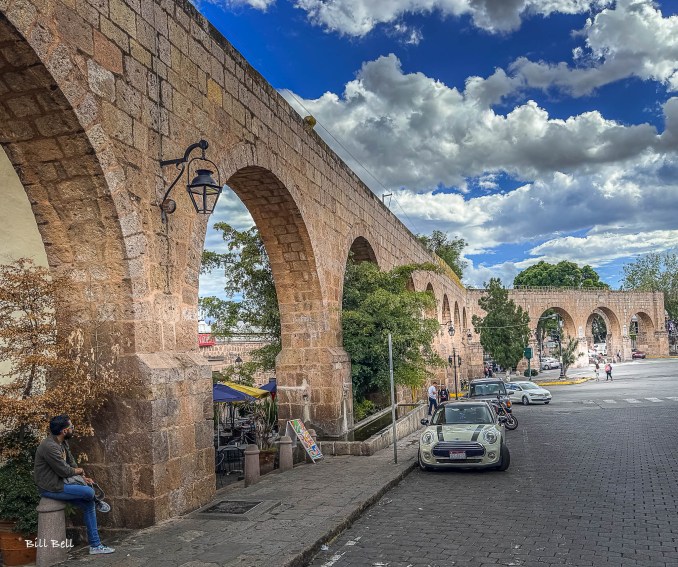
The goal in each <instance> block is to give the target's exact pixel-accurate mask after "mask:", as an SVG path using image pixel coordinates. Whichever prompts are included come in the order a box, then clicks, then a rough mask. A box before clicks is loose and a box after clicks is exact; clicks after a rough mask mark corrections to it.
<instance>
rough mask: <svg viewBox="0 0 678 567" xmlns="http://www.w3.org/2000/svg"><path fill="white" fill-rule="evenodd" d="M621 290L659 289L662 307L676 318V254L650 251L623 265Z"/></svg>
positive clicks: (677, 314) (677, 303) (677, 274)
mask: <svg viewBox="0 0 678 567" xmlns="http://www.w3.org/2000/svg"><path fill="white" fill-rule="evenodd" d="M623 271H624V277H623V278H622V282H621V283H622V286H621V287H622V289H623V290H637V291H661V292H663V293H664V308H665V309H666V311H667V312H668V314H669V317H670V318H671V319H673V320H676V319H678V255H676V254H675V253H671V252H664V253H656V252H652V253H650V254H646V255H645V256H641V257H640V258H637V259H636V260H634V261H633V262H630V263H629V264H626V265H624V267H623Z"/></svg>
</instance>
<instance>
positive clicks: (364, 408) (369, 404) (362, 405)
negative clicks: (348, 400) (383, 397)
mask: <svg viewBox="0 0 678 567" xmlns="http://www.w3.org/2000/svg"><path fill="white" fill-rule="evenodd" d="M378 411H379V408H378V407H377V405H376V404H375V403H374V402H373V401H372V400H367V399H365V400H361V401H359V402H354V403H353V419H354V420H355V421H356V422H358V421H362V420H363V419H365V418H366V417H369V416H370V415H372V414H374V413H377V412H378Z"/></svg>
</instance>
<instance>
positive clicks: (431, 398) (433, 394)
mask: <svg viewBox="0 0 678 567" xmlns="http://www.w3.org/2000/svg"><path fill="white" fill-rule="evenodd" d="M437 385H438V382H433V384H431V385H430V386H429V388H428V414H429V415H431V410H437V409H438V388H436V386H437Z"/></svg>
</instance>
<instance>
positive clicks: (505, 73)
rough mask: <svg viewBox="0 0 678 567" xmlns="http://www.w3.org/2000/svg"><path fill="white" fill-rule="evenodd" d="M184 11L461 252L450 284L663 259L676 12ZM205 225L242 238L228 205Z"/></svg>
mask: <svg viewBox="0 0 678 567" xmlns="http://www.w3.org/2000/svg"><path fill="white" fill-rule="evenodd" d="M197 6H198V8H199V10H200V11H201V12H202V13H203V14H204V15H205V16H206V17H207V18H208V19H209V20H210V21H211V22H212V24H213V25H215V26H216V27H217V28H218V29H219V30H220V31H221V32H222V33H223V34H224V36H225V37H226V38H227V39H228V40H229V41H230V42H231V43H232V44H233V45H234V46H235V47H236V48H237V49H238V50H239V51H240V52H241V53H242V54H243V55H244V56H245V58H246V59H247V60H248V61H249V62H250V63H251V64H252V65H253V66H254V67H255V68H256V69H257V70H258V71H259V72H260V73H261V74H262V75H263V76H264V77H265V78H266V79H267V80H268V81H269V82H270V83H271V84H272V85H273V86H274V87H275V88H276V89H278V90H279V91H280V92H281V93H282V94H283V96H284V97H285V98H286V99H287V100H288V101H289V102H290V104H292V106H293V107H295V108H296V109H297V110H298V111H299V112H300V114H302V115H306V114H307V113H311V114H313V115H314V116H315V117H316V119H317V120H318V122H319V125H318V126H316V131H317V132H318V133H319V134H320V135H321V136H323V137H324V138H325V139H326V141H327V142H328V144H329V145H330V146H332V147H334V149H335V150H336V151H337V152H338V153H339V155H341V156H342V157H344V159H346V161H347V162H348V164H349V165H350V166H351V167H352V168H353V169H354V171H355V172H356V173H357V174H358V175H359V176H360V177H361V178H362V179H363V180H364V181H365V183H366V184H367V185H368V186H369V187H370V188H371V189H372V190H373V191H374V192H375V193H377V194H381V193H383V192H384V191H385V190H388V191H389V192H393V193H394V198H393V199H392V200H391V205H390V208H391V210H392V211H393V212H394V213H395V214H396V215H397V216H398V217H399V218H400V219H401V220H402V221H403V222H404V223H405V224H406V225H407V226H408V227H409V228H410V229H411V230H413V231H414V232H417V233H430V232H431V231H432V230H434V229H438V230H442V231H444V232H447V233H448V234H449V235H450V236H462V237H463V238H465V239H466V240H467V241H468V243H469V246H468V248H467V250H466V259H467V260H468V261H469V268H468V269H467V272H466V274H465V278H464V281H465V283H467V284H468V285H471V286H480V285H482V283H483V281H486V280H487V279H488V278H489V277H491V276H499V277H501V278H502V280H503V281H504V283H506V284H510V283H511V282H512V280H513V277H514V276H515V274H517V273H518V272H519V271H521V270H522V269H525V268H526V267H528V266H529V265H531V264H533V263H536V262H538V261H539V260H546V261H551V262H557V261H560V260H570V261H574V262H577V263H580V264H584V263H588V264H591V265H592V266H594V267H595V268H596V269H597V270H598V272H599V273H600V274H601V277H602V278H603V279H604V280H605V281H607V282H608V283H610V284H611V285H613V286H614V287H616V286H618V283H619V279H620V277H621V268H622V266H623V265H624V263H626V262H628V261H631V260H632V259H633V258H634V257H636V256H637V255H641V254H645V253H647V252H654V251H663V250H669V249H674V248H676V246H678V211H677V209H678V207H677V206H676V204H677V202H678V175H677V174H678V156H677V155H676V152H677V150H678V16H677V15H676V14H677V13H678V2H675V1H666V0H664V1H657V2H651V1H638V0H618V1H614V0H473V1H472V0H201V1H200V2H197ZM328 132H331V133H332V135H333V136H334V137H336V138H337V139H338V140H339V141H340V142H341V146H343V147H340V146H338V145H337V142H336V141H335V140H334V139H333V138H332V137H330V136H329V134H328ZM347 151H348V152H349V153H350V155H349V153H347ZM351 156H355V158H357V160H358V161H359V162H360V163H361V164H363V165H364V166H365V167H366V168H367V170H369V174H368V173H367V172H366V171H365V170H364V169H363V168H362V167H361V165H359V164H358V163H356V162H355V161H354V159H353V158H352V157H351ZM375 178H376V180H375ZM405 210H406V211H407V214H405V213H404V211H405ZM218 220H227V221H228V222H230V223H231V224H234V225H236V226H243V227H244V226H247V225H248V224H251V221H250V220H249V218H248V215H247V212H246V210H244V208H243V207H242V205H241V204H239V202H238V201H237V199H235V198H233V197H232V196H230V197H229V196H228V192H226V193H225V198H223V201H222V202H220V204H219V206H218V207H217V211H216V213H215V215H214V217H213V219H212V221H218ZM211 224H213V222H212V223H211ZM218 242H219V238H218V235H216V234H214V232H213V231H210V232H209V233H208V238H207V244H206V246H207V247H208V248H212V249H214V248H216V247H217V246H218ZM219 285H220V284H219V282H218V275H216V274H213V275H211V276H210V275H208V276H204V277H203V279H202V280H201V295H205V294H211V293H216V292H217V291H218V289H219Z"/></svg>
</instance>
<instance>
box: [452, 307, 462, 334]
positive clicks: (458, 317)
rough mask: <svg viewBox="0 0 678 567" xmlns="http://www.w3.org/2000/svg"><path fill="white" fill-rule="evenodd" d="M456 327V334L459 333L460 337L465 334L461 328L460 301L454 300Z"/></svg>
mask: <svg viewBox="0 0 678 567" xmlns="http://www.w3.org/2000/svg"><path fill="white" fill-rule="evenodd" d="M454 329H455V334H458V335H459V336H460V337H461V336H462V334H463V331H464V330H463V329H462V328H461V316H460V315H459V303H457V302H456V301H455V302H454Z"/></svg>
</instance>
